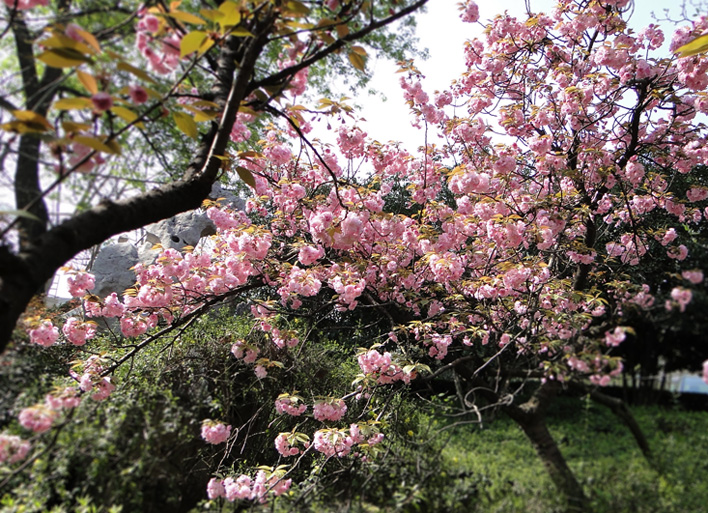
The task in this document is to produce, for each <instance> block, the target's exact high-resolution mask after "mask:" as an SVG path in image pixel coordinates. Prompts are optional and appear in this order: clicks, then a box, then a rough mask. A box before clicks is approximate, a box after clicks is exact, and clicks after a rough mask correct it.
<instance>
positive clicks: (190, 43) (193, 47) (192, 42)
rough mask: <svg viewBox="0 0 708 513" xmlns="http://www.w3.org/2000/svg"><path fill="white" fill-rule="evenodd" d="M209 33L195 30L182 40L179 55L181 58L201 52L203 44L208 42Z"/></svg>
mask: <svg viewBox="0 0 708 513" xmlns="http://www.w3.org/2000/svg"><path fill="white" fill-rule="evenodd" d="M207 37H208V36H207V33H206V32H203V31H201V30H194V31H192V32H190V33H188V34H187V35H185V36H184V37H183V38H182V41H180V43H179V53H180V56H181V57H184V56H185V55H189V54H190V53H193V52H196V51H197V50H199V47H200V46H202V43H204V41H206V38H207Z"/></svg>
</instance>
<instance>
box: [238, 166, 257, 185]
mask: <svg viewBox="0 0 708 513" xmlns="http://www.w3.org/2000/svg"><path fill="white" fill-rule="evenodd" d="M236 172H237V173H238V176H239V177H240V178H241V180H243V181H244V182H245V183H246V184H247V185H249V186H250V187H251V188H253V189H255V188H256V179H255V178H253V173H251V171H250V170H248V169H246V168H245V167H243V166H238V167H237V168H236Z"/></svg>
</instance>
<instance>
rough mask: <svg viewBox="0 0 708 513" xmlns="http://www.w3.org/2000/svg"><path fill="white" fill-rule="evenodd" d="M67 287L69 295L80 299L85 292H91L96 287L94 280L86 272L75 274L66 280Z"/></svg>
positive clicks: (91, 275)
mask: <svg viewBox="0 0 708 513" xmlns="http://www.w3.org/2000/svg"><path fill="white" fill-rule="evenodd" d="M67 283H68V285H69V294H71V295H72V296H73V297H81V296H83V295H84V294H86V291H87V290H91V289H93V288H94V287H95V285H96V280H95V279H94V277H93V274H91V273H87V272H83V271H80V272H76V273H75V274H73V275H70V276H69V277H68V278H67Z"/></svg>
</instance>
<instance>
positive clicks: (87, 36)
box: [76, 28, 101, 53]
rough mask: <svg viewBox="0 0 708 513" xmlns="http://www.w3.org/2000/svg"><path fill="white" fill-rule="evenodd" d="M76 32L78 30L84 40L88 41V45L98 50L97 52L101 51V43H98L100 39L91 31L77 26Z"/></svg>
mask: <svg viewBox="0 0 708 513" xmlns="http://www.w3.org/2000/svg"><path fill="white" fill-rule="evenodd" d="M76 32H78V34H79V35H80V36H81V37H82V38H83V40H84V41H86V42H87V43H88V45H89V46H90V47H91V48H93V49H94V50H95V51H96V53H101V45H100V44H98V39H96V38H95V37H94V35H93V34H91V32H87V31H86V30H84V29H82V28H77V29H76Z"/></svg>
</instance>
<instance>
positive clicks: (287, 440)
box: [275, 433, 300, 458]
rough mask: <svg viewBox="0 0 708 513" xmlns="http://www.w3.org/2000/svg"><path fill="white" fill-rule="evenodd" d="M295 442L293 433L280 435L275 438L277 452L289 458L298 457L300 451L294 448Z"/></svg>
mask: <svg viewBox="0 0 708 513" xmlns="http://www.w3.org/2000/svg"><path fill="white" fill-rule="evenodd" d="M294 443H295V440H294V435H293V433H280V434H279V435H278V436H277V437H275V450H276V451H278V453H279V454H280V455H281V456H283V457H284V458H287V457H288V456H297V455H298V454H300V449H299V448H297V447H294V445H293V444H294Z"/></svg>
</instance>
